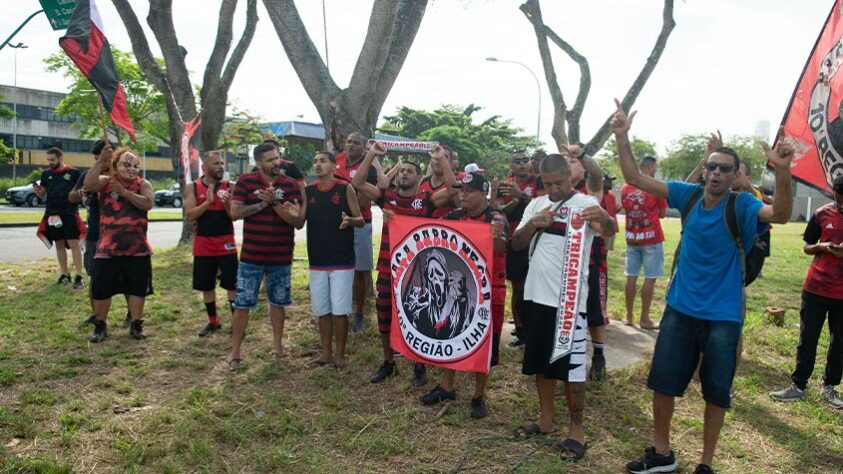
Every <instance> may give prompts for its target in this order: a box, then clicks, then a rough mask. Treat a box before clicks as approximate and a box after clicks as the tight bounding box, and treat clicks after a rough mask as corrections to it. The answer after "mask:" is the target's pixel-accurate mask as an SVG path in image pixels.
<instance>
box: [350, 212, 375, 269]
mask: <svg viewBox="0 0 843 474" xmlns="http://www.w3.org/2000/svg"><path fill="white" fill-rule="evenodd" d="M372 257H373V252H372V223H371V222H367V223H366V224H365V225H363V227H355V228H354V258H355V262H354V270H355V271H358V272H366V271H369V272H370V271H372V269H374V268H375V265H374V263H373V260H372Z"/></svg>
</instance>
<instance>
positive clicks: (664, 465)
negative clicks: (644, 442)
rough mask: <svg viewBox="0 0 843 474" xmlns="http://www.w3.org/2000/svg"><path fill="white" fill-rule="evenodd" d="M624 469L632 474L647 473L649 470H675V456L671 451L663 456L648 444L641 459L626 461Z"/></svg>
mask: <svg viewBox="0 0 843 474" xmlns="http://www.w3.org/2000/svg"><path fill="white" fill-rule="evenodd" d="M626 470H627V471H629V472H631V473H632V474H647V473H650V472H673V471H675V470H676V456H674V454H673V451H671V452H670V454H669V455H667V456H664V455H661V454H659V453H657V452H656V448H654V447H653V446H650V447H649V448H647V449H645V450H644V456H642V457H641V459H638V460H635V461H632V462H628V463H626Z"/></svg>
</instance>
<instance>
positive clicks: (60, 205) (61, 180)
mask: <svg viewBox="0 0 843 474" xmlns="http://www.w3.org/2000/svg"><path fill="white" fill-rule="evenodd" d="M78 181H79V170H77V169H76V168H74V167H72V166H64V167H62V168H59V169H55V170H54V169H52V168H48V169H46V170H44V171H43V172H42V173H41V186H44V187H45V188H46V189H47V194H46V198H47V206H46V209H45V210H44V215H48V216H49V215H54V214H60V215H67V214H74V213H76V212H78V211H79V207H78V206H77V205H76V204H75V203H72V202H70V200H68V196H69V195H70V191H72V190H73V188H74V187H75V186H76V183H77V182H78Z"/></svg>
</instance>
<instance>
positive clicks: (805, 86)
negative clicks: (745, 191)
mask: <svg viewBox="0 0 843 474" xmlns="http://www.w3.org/2000/svg"><path fill="white" fill-rule="evenodd" d="M841 9H843V0H835V1H834V6H833V7H832V8H831V12H830V13H829V15H828V18H827V19H826V21H825V25H824V26H823V29H822V31H821V32H820V36H819V38H817V42H816V43H815V44H814V48H813V50H811V55H810V56H809V57H808V62H807V63H806V64H805V68H804V69H803V71H802V76H801V77H800V78H799V82H798V83H797V85H796V89H795V90H794V92H793V97H791V99H790V104H789V105H788V107H787V111H786V112H785V115H784V119H782V125H783V126H784V129H785V135H786V136H787V138H786V140H788V141H789V142H790V143H791V144H792V145H793V147H794V149H795V154H794V159H793V165H792V167H793V169H792V172H793V177H794V178H795V179H797V180H799V181H801V182H802V183H805V184H807V185H809V186H812V187H814V188H817V189H818V190H820V191H822V192H824V193H825V194H827V195H829V196H831V195H832V192H831V182H832V181H833V180H834V177H835V176H838V175H841V174H843V113H842V112H843V72H841V66H843V15H841V14H843V10H841Z"/></svg>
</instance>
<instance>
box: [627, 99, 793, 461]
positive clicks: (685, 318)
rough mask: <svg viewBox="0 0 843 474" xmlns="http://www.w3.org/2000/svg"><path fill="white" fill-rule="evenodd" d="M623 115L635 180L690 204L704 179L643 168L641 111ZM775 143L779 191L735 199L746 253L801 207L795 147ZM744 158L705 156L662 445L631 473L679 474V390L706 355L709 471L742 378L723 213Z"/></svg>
mask: <svg viewBox="0 0 843 474" xmlns="http://www.w3.org/2000/svg"><path fill="white" fill-rule="evenodd" d="M615 104H616V105H617V112H616V113H615V116H614V117H613V119H612V131H613V132H614V134H615V139H616V140H617V143H618V154H619V155H620V165H621V170H622V171H623V175H624V178H625V179H626V182H627V183H629V184H631V185H633V186H635V187H637V188H639V189H641V190H643V191H646V192H648V193H650V194H653V195H654V196H656V197H662V198H665V199H667V202H668V206H670V207H673V208H675V209H680V210H682V209H684V208H685V206H686V204H687V203H688V201H689V200H690V199H691V198H692V197H693V195H694V193H695V191H696V190H698V189H699V188H700V186H701V185H699V184H689V183H685V182H679V181H670V182H667V183H666V182H664V181H661V180H658V179H656V178H654V177H652V176H648V175H646V174H644V173H642V172H641V171H639V169H638V166H637V165H636V163H635V157H634V156H633V153H632V148H631V146H630V141H629V128H630V125H631V123H632V119H633V117H634V116H635V112H633V113H632V114H631V115H630V116H628V117H627V115H626V112H625V111H624V110H623V108H622V107H621V105H620V102H618V101H617V100H616V101H615ZM778 138H779V139H778V140H777V143H776V147H775V149H771V148H770V147H769V146H768V145H767V144H766V143H764V144H762V147H763V149H764V154H765V155H766V157H767V159H768V160H769V162H770V163H771V164H772V165H773V166H774V167H775V174H776V194H775V197H774V198H773V204H772V205H768V204H763V203H762V202H761V201H759V200H758V199H756V198H755V197H754V196H752V195H750V194H747V193H739V194H737V195H736V197H735V210H736V214H737V222H738V225H739V226H740V235H741V240H742V245H743V251H744V252H748V251H749V250H750V248H751V246H752V244H753V241H754V240H755V237H756V236H757V235H758V233H759V232H761V231H763V230H764V228H765V227H766V225H767V223H785V222H787V220H788V219H789V218H790V213H791V208H792V204H793V203H792V198H791V176H790V162H791V159H792V158H793V148H792V147H791V146H790V145H788V144H787V143H785V140H784V130H780V131H779V137H778ZM739 165H740V159H739V158H738V155H737V154H736V153H735V152H734V151H733V150H731V149H729V148H725V147H720V148H717V149H715V150H714V152H713V153H711V154H710V155H709V156H708V157H707V158H706V162H705V172H704V178H705V185H704V188H703V195H702V196H703V197H702V199H700V200H698V202H696V204H695V205H694V206H693V208H692V209H691V211H690V213H688V215H687V217H686V219H685V222H684V223H683V229H682V240H681V241H680V249H679V261H678V265H677V267H676V268H677V270H676V273H675V274H674V275H673V279H672V280H671V283H670V288H669V290H668V294H667V305H666V307H665V311H664V315H663V316H662V320H661V325H660V332H659V337H658V340H657V341H656V348H655V352H654V354H653V361H652V365H651V368H650V375H649V378H648V381H647V386H648V387H649V388H650V389H651V390H653V421H654V425H655V429H654V436H653V437H654V442H653V446H651V447H649V448H647V449H646V451H645V454H644V456H642V457H641V458H640V459H638V460H635V461H632V462H630V463H628V464H627V465H626V468H627V470H628V471H629V472H632V473H651V472H671V471H672V470H673V469H675V468H676V458H675V456H674V454H673V451H671V449H670V420H671V417H672V416H673V407H674V399H675V397H680V396H682V394H683V393H684V392H685V388H686V387H687V386H688V383H689V382H690V381H691V378H692V376H693V374H694V370H695V369H696V367H697V363H698V361H699V359H700V357H701V354H702V353H705V357H704V358H703V360H702V364H701V366H700V382H701V384H702V392H703V398H704V399H705V402H706V405H705V418H704V419H705V422H704V425H703V452H702V456H701V458H700V461H699V464H698V465H697V468H696V470H695V471H694V472H695V473H700V474H704V473H709V472H713V471H712V470H711V467H710V466H711V462H712V458H713V457H714V450H715V447H716V446H717V439H718V438H719V436H720V429H721V428H722V427H723V420H724V418H725V416H726V410H727V409H728V408H729V406H730V404H731V397H730V395H729V390H730V388H731V386H732V379H733V378H734V375H735V367H736V362H737V352H738V341H739V340H740V336H741V329H742V326H743V319H744V305H745V295H744V284H743V272H742V267H741V265H742V259H743V256H742V253H741V252H739V251H738V248H737V246H736V245H735V243H734V241H733V240H732V238H731V236H730V235H729V231H728V229H727V228H726V225H725V219H724V212H725V208H726V204H727V202H728V200H729V199H730V198H729V195H730V193H731V192H732V191H731V190H732V186H733V184H734V181H735V175H736V172H737V169H738V166H739Z"/></svg>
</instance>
